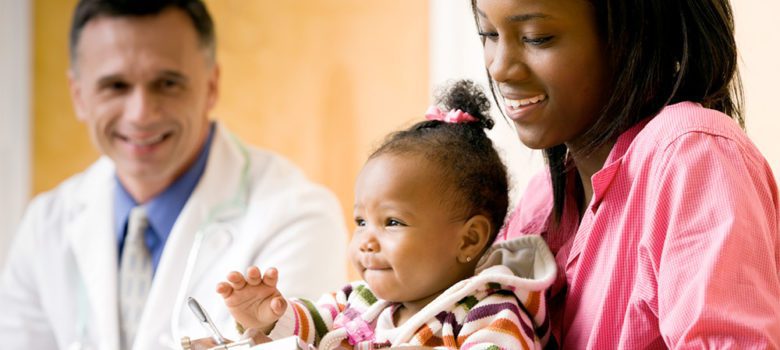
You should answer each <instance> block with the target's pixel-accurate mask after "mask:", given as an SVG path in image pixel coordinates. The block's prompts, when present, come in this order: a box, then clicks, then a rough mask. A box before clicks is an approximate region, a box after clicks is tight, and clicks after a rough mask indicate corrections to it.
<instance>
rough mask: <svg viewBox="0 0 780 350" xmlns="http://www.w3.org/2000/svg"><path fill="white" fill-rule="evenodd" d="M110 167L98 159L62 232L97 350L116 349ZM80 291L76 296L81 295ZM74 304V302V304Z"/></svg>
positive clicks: (84, 182)
mask: <svg viewBox="0 0 780 350" xmlns="http://www.w3.org/2000/svg"><path fill="white" fill-rule="evenodd" d="M113 173H114V171H113V166H112V165H110V162H109V161H108V160H107V159H101V160H100V161H99V162H98V164H96V165H95V166H94V167H92V168H90V169H89V170H88V171H87V173H86V176H85V178H84V179H83V184H84V185H83V186H80V187H81V188H79V190H78V191H77V193H76V196H77V197H76V198H75V202H74V204H75V205H74V206H73V208H75V209H74V211H73V212H71V213H70V215H69V216H70V221H68V223H67V224H66V226H65V228H64V230H65V235H66V237H67V241H68V246H69V247H70V248H71V249H72V250H73V254H74V256H75V260H76V264H77V266H78V273H79V275H80V279H81V281H82V282H83V283H82V284H81V285H82V286H84V288H85V289H86V295H87V297H88V298H87V300H89V305H90V308H89V311H88V312H89V314H88V315H89V317H90V318H91V319H93V321H95V322H90V325H91V326H93V327H97V331H96V332H95V333H96V334H100V344H101V348H111V349H118V348H119V318H118V307H117V265H118V259H117V251H116V250H117V241H116V238H115V236H114V235H113V234H112V233H113V225H112V222H113V207H114V205H113V200H112V199H113V194H114V190H113V186H114V180H113ZM83 292H84V291H81V292H79V293H83ZM74 302H75V301H74Z"/></svg>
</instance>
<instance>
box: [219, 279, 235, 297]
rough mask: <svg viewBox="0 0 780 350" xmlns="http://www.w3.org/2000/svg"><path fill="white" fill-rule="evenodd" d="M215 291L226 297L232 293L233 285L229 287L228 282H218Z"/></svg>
mask: <svg viewBox="0 0 780 350" xmlns="http://www.w3.org/2000/svg"><path fill="white" fill-rule="evenodd" d="M217 293H219V295H221V296H222V297H223V298H227V297H229V296H230V295H232V294H233V287H231V286H230V284H228V283H226V282H219V283H217Z"/></svg>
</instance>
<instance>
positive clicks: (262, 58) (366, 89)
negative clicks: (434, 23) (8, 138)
mask: <svg viewBox="0 0 780 350" xmlns="http://www.w3.org/2000/svg"><path fill="white" fill-rule="evenodd" d="M207 3H208V5H209V8H210V10H211V12H212V15H213V17H214V21H215V22H216V28H217V40H218V53H217V55H218V60H219V62H220V63H221V66H222V80H221V93H220V100H219V103H218V104H217V108H216V111H215V113H214V116H215V118H216V119H217V120H219V121H221V122H224V123H225V124H227V125H228V126H229V127H230V128H231V129H232V130H233V131H234V132H235V133H236V134H238V135H239V136H240V137H241V138H242V139H243V140H244V141H246V142H247V143H249V144H253V145H257V146H261V147H265V148H268V149H271V150H274V151H277V152H279V153H281V154H283V155H285V156H287V157H288V158H290V159H291V160H292V161H293V162H295V163H296V164H298V165H299V166H300V167H302V168H303V170H304V171H305V172H306V173H307V174H308V175H309V177H311V178H312V179H313V180H314V181H316V182H319V183H323V184H325V185H326V186H328V187H329V188H331V189H332V190H334V191H335V192H336V194H337V195H338V197H339V199H340V200H341V202H342V205H343V206H344V207H345V217H346V218H348V221H352V220H351V216H352V214H351V206H352V186H353V182H354V179H355V177H356V174H357V172H358V170H359V168H360V166H361V165H362V163H363V161H364V160H365V157H366V156H367V154H368V153H369V150H370V149H372V148H373V147H374V145H375V143H376V142H378V141H379V140H381V138H382V136H384V135H385V134H386V133H387V132H389V131H391V130H393V129H396V128H398V127H399V126H402V125H403V124H404V122H405V121H407V120H410V119H412V118H417V117H419V116H420V115H421V113H422V112H421V111H424V110H425V107H426V105H427V101H428V66H427V61H428V35H427V31H428V24H427V23H428V6H427V3H426V2H424V1H396V0H372V1H364V0H339V1H332V0H285V1H270V0H265V1H246V0H214V1H207ZM74 5H75V1H73V0H69V1H56V2H55V1H46V0H36V2H35V6H34V8H33V15H34V21H33V23H34V25H35V31H34V32H35V34H34V39H33V40H34V60H35V61H34V70H33V71H34V74H33V79H34V90H33V116H34V120H33V125H34V127H33V138H32V148H33V157H32V158H33V169H32V170H33V171H32V172H33V174H34V175H33V184H32V185H33V189H32V192H33V194H36V193H39V192H41V191H44V190H47V189H50V188H52V187H54V186H55V185H56V184H58V183H59V182H60V181H62V180H63V179H65V178H67V177H68V176H70V175H72V174H74V173H75V172H78V171H80V170H82V169H84V168H85V167H86V166H88V165H89V164H90V163H91V162H92V161H94V160H95V158H96V157H97V153H96V151H95V150H94V149H93V147H92V145H91V144H90V143H89V139H88V137H87V134H86V130H85V128H84V127H83V126H82V125H81V124H79V123H78V122H77V121H76V119H75V116H74V114H73V111H72V108H71V105H70V100H69V97H68V94H67V85H66V84H67V83H66V79H65V71H66V69H67V40H66V33H67V30H68V23H69V20H70V18H69V16H70V13H71V12H72V8H73V6H74ZM399 19H403V21H399ZM346 209H349V210H348V211H346Z"/></svg>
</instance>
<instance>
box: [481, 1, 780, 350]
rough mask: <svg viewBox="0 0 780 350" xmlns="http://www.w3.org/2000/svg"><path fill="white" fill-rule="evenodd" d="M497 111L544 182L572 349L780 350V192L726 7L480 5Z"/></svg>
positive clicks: (555, 297)
mask: <svg viewBox="0 0 780 350" xmlns="http://www.w3.org/2000/svg"><path fill="white" fill-rule="evenodd" d="M472 9H473V11H474V16H475V19H476V21H477V25H478V28H479V31H480V35H481V36H482V38H483V44H484V51H485V63H486V67H487V71H488V75H489V77H490V78H491V81H492V82H493V86H492V87H493V89H494V94H495V96H496V97H497V98H498V99H501V100H503V102H504V106H505V112H506V115H507V116H508V117H509V118H511V119H512V120H513V121H514V123H515V125H516V127H517V130H518V131H517V132H518V136H519V138H520V140H521V141H522V142H523V143H524V144H525V145H527V146H528V147H531V148H534V149H544V154H545V157H546V159H547V163H548V169H547V171H545V172H544V173H543V174H539V175H538V176H537V177H536V178H535V179H534V180H532V181H531V183H530V185H529V187H528V188H529V190H528V191H526V193H525V195H524V197H523V199H522V200H521V201H520V203H519V205H518V206H517V209H516V211H515V213H514V214H513V215H512V217H511V218H510V220H509V221H508V223H507V225H506V227H505V232H504V238H513V237H516V236H519V235H525V234H541V235H542V236H543V237H544V238H545V240H546V241H547V242H548V244H549V245H550V247H551V248H552V250H553V252H554V253H555V255H556V260H557V261H558V264H559V267H560V275H559V278H558V281H557V282H556V285H555V286H554V288H553V291H552V295H551V297H552V299H551V303H550V306H551V313H552V320H553V330H554V333H555V334H556V335H557V338H558V339H559V341H560V342H561V343H562V345H563V347H564V348H573V349H574V348H577V349H578V348H625V347H631V348H648V347H649V348H663V347H670V348H683V347H714V348H723V347H737V348H745V347H758V348H780V272H779V271H780V242H778V241H779V240H780V238H779V237H778V236H780V235H779V234H778V217H780V205H778V191H777V185H776V182H775V179H774V178H773V175H772V173H771V170H770V168H769V165H768V164H767V162H766V161H765V160H764V158H763V157H762V156H761V154H760V153H759V152H758V150H757V149H756V148H755V146H754V145H753V144H752V143H751V142H750V141H749V140H748V139H747V137H746V136H745V134H744V132H743V130H742V129H741V126H743V124H744V120H743V118H742V114H741V101H740V99H741V95H740V93H741V86H740V84H739V80H738V74H737V54H736V44H735V40H734V28H733V20H732V14H731V7H730V4H729V3H728V0H688V1H660V0H591V1H587V0H548V1H538V0H472Z"/></svg>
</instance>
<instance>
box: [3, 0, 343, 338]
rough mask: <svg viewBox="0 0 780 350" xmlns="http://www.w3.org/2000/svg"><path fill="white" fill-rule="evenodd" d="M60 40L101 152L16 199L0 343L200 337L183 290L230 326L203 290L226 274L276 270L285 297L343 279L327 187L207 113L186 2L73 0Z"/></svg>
mask: <svg viewBox="0 0 780 350" xmlns="http://www.w3.org/2000/svg"><path fill="white" fill-rule="evenodd" d="M70 49H71V66H70V70H69V72H68V77H69V83H70V91H71V96H72V99H73V105H74V108H75V110H76V114H77V116H78V119H79V120H80V121H81V122H82V123H84V125H85V126H86V127H87V128H88V130H89V133H90V136H91V138H92V141H93V143H94V144H95V146H96V147H97V149H98V150H100V152H101V153H102V154H103V157H101V158H100V159H99V160H98V161H97V162H95V163H94V164H93V165H92V166H90V167H89V168H88V169H86V170H85V171H84V172H82V173H80V174H78V175H75V176H74V177H72V178H70V179H68V180H66V181H65V182H64V183H62V184H61V185H60V186H58V187H57V188H56V189H54V190H52V191H50V192H48V193H45V194H42V195H40V196H39V197H37V198H36V199H35V200H34V201H33V203H32V204H31V205H30V207H29V208H28V210H27V213H26V215H25V218H24V220H23V223H22V225H21V227H20V230H19V232H18V234H17V237H16V242H15V243H14V247H13V250H12V252H11V254H10V256H9V259H8V264H7V265H6V267H5V270H4V271H3V273H2V279H1V280H0V310H3V313H4V315H3V317H2V318H0V343H2V344H4V345H5V346H6V347H8V348H14V349H55V348H60V349H65V348H79V346H82V347H87V348H98V349H157V348H166V347H169V348H176V347H178V343H179V337H180V336H183V335H194V336H202V328H200V325H199V324H198V323H197V320H196V319H195V318H194V317H192V316H191V315H188V314H189V310H186V306H185V307H183V305H184V301H185V300H186V297H188V296H194V297H195V298H197V299H198V300H199V301H200V302H201V304H203V305H204V307H205V308H206V309H207V310H209V311H211V316H212V319H213V320H214V321H215V322H216V323H217V324H218V325H219V326H220V328H221V329H222V330H223V331H230V329H231V328H232V321H231V319H230V317H229V315H228V313H227V310H225V309H224V307H222V303H221V300H219V296H218V295H217V294H216V293H215V291H214V290H215V286H216V284H217V282H218V281H219V280H220V278H221V276H223V275H224V274H225V273H227V272H229V271H231V270H236V269H239V270H243V269H245V268H246V267H247V266H250V265H258V266H263V267H270V266H275V267H278V268H280V269H283V270H284V271H285V279H284V280H283V281H280V283H279V284H280V289H282V290H285V293H289V294H291V295H307V296H312V297H313V296H314V295H319V294H321V293H323V292H325V291H327V290H331V289H333V288H335V287H337V286H339V285H341V284H342V283H343V282H344V279H345V271H344V261H342V258H341V257H342V256H343V251H344V250H345V236H346V235H345V231H346V230H345V226H344V223H343V221H342V219H341V218H342V216H341V210H340V206H339V203H338V201H337V200H336V199H335V197H334V196H333V195H332V194H331V193H329V192H328V191H327V190H325V189H323V188H322V187H320V186H317V185H315V184H312V183H311V182H309V181H308V180H307V179H306V178H305V177H304V176H303V174H302V173H301V172H300V171H299V170H298V169H297V168H295V167H294V166H293V165H292V164H290V163H289V162H287V161H286V160H284V159H282V158H281V157H279V156H276V155H274V154H271V153H269V152H266V151H262V150H257V149H253V148H250V147H247V146H245V145H244V144H242V143H241V142H240V141H239V140H238V139H237V138H236V137H235V136H233V135H231V134H230V132H229V131H228V130H226V128H225V127H224V126H222V125H220V124H219V123H217V122H215V121H212V120H210V119H209V113H210V111H211V110H212V108H213V107H214V105H215V103H216V101H217V95H218V90H219V88H218V85H219V84H218V83H219V66H218V64H217V62H216V55H215V37H214V29H213V23H212V21H211V18H210V15H209V14H208V11H207V9H206V8H205V5H204V4H203V3H202V2H201V1H198V0H169V1H160V0H132V1H129V0H124V1H123V0H82V1H81V2H80V3H79V4H78V6H77V7H76V11H75V14H74V17H73V23H72V27H71V34H70ZM228 333H229V332H228Z"/></svg>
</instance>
